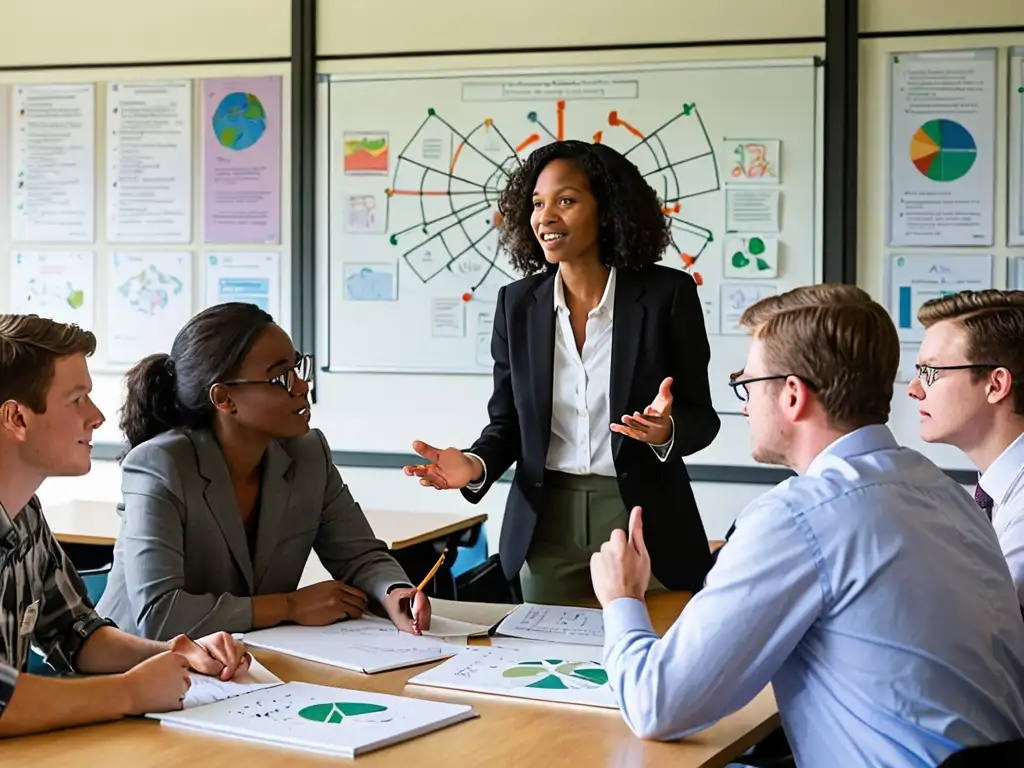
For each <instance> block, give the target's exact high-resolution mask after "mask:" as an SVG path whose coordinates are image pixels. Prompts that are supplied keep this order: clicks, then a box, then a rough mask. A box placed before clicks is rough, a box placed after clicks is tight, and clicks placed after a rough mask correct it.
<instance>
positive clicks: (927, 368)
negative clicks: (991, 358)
mask: <svg viewBox="0 0 1024 768" xmlns="http://www.w3.org/2000/svg"><path fill="white" fill-rule="evenodd" d="M1002 367H1003V366H1001V365H994V364H991V363H964V364H963V365H914V370H915V371H916V372H917V374H916V375H917V378H919V379H920V380H921V381H923V382H924V385H925V386H926V387H930V386H931V385H932V384H934V383H935V378H936V376H938V373H939V371H974V370H977V371H984V370H989V371H994V370H995V369H996V368H1002Z"/></svg>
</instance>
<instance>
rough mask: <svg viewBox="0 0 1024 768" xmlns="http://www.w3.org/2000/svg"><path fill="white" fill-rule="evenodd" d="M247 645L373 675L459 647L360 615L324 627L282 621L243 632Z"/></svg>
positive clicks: (433, 658)
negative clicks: (304, 625)
mask: <svg viewBox="0 0 1024 768" xmlns="http://www.w3.org/2000/svg"><path fill="white" fill-rule="evenodd" d="M244 639H245V644H246V645H247V646H249V647H251V648H264V649H266V650H268V651H277V652H278V653H286V654H288V655H289V656H296V657H298V658H300V659H309V660H310V661H318V662H320V663H321V664H330V665H332V666H335V667H341V668H343V669H351V670H353V671H355V672H362V673H364V674H373V673H375V672H385V671H387V670H391V669H400V668H402V667H412V666H415V665H417V664H426V663H428V662H431V661H439V660H441V659H446V658H448V657H449V656H452V655H454V654H455V653H456V652H457V651H458V646H455V645H450V644H448V643H446V642H444V641H443V640H440V639H438V638H433V637H421V636H416V635H411V634H409V633H408V632H400V631H399V630H398V629H396V628H395V626H394V625H393V624H391V622H387V621H382V620H380V619H373V618H363V619H352V620H350V621H342V622H339V623H337V624H331V625H330V626H327V627H300V626H291V625H289V626H280V627H272V628H271V629H261V630H258V631H256V632H249V633H247V634H246V635H245V638H244Z"/></svg>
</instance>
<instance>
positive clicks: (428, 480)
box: [405, 141, 720, 604]
mask: <svg viewBox="0 0 1024 768" xmlns="http://www.w3.org/2000/svg"><path fill="white" fill-rule="evenodd" d="M498 209H499V212H500V214H501V239H502V244H503V246H504V248H505V249H506V250H507V252H508V253H509V255H510V258H511V260H512V263H513V264H514V266H515V267H516V268H517V269H518V270H520V271H521V272H522V273H523V274H526V275H528V276H527V277H525V278H523V279H521V280H518V281H517V282H514V283H512V284H510V285H508V286H506V287H504V288H502V289H501V291H500V292H499V294H498V302H497V308H496V311H495V317H494V331H493V336H492V341H491V354H492V356H493V358H494V393H493V394H492V395H491V399H490V402H489V404H488V414H489V416H490V423H489V424H488V425H487V427H485V428H484V430H483V432H482V433H481V435H480V438H479V439H478V440H477V441H476V442H475V443H474V444H473V446H472V447H471V448H470V449H469V450H468V451H462V450H459V449H457V448H447V449H443V450H439V449H437V448H435V447H433V446H431V445H428V444H426V443H423V442H420V441H417V442H415V443H414V444H413V448H414V450H415V451H416V452H417V453H418V454H419V455H421V456H423V457H424V458H425V459H427V460H428V462H429V463H428V464H424V465H420V466H410V467H406V468H405V471H406V474H408V475H415V476H418V477H420V482H421V484H423V485H426V486H431V487H434V488H438V489H447V488H459V489H461V490H462V494H463V495H464V496H465V498H466V499H468V500H469V501H470V502H473V503H476V502H478V501H479V500H480V499H481V498H483V496H484V494H485V493H487V490H488V489H489V488H490V487H491V484H492V483H494V481H496V480H497V479H498V478H499V477H501V476H502V475H503V474H504V473H505V471H506V470H507V469H508V468H509V467H510V466H511V465H512V464H513V463H515V464H516V472H515V477H514V480H513V482H512V487H511V489H510V491H509V496H508V503H507V506H506V511H505V518H504V521H503V524H502V529H501V542H500V546H499V555H500V559H501V563H502V567H503V570H504V572H505V575H506V576H507V577H508V578H510V579H511V578H513V577H514V576H515V575H516V574H517V573H520V569H522V571H521V573H520V576H521V578H522V588H523V597H524V599H526V600H527V601H529V602H543V603H563V604H565V603H570V604H571V603H580V602H587V601H589V600H592V599H593V596H594V595H593V588H592V586H591V583H590V556H591V554H592V553H593V552H596V551H598V550H599V549H600V546H601V544H602V543H603V542H604V541H606V540H607V539H608V537H609V535H610V533H611V531H612V530H614V529H615V528H623V529H625V528H626V526H627V524H628V519H629V510H630V509H631V508H632V507H634V506H642V507H643V509H644V515H643V522H644V538H645V540H646V541H647V542H648V548H649V550H650V555H651V564H652V570H653V573H654V581H653V582H652V588H658V587H664V588H667V589H674V590H692V591H696V590H697V589H699V588H700V586H701V585H702V584H703V581H704V576H705V574H706V573H707V571H708V569H709V568H710V564H711V555H710V552H709V548H708V541H707V536H706V534H705V532H704V526H703V524H702V522H701V518H700V514H699V512H698V511H697V505H696V502H695V500H694V497H693V492H692V490H691V488H690V479H689V475H688V474H687V471H686V466H685V465H684V463H683V461H682V457H683V456H687V455H690V454H692V453H695V452H696V451H699V450H701V449H703V448H705V447H707V446H708V445H709V444H710V443H711V441H712V440H713V439H714V438H715V436H716V435H717V434H718V430H719V427H720V421H719V418H718V415H717V413H716V412H715V410H714V408H713V406H712V403H711V393H710V388H709V386H708V370H707V369H708V362H709V359H710V348H709V344H708V339H707V334H706V331H705V328H704V312H703V309H702V307H701V302H700V300H699V298H698V296H697V288H696V284H695V282H694V280H693V278H692V277H691V276H690V275H688V274H686V273H685V272H683V271H681V270H678V269H672V268H669V267H664V266H658V265H656V262H657V261H659V260H660V259H661V257H662V254H663V252H664V251H665V250H666V248H667V247H668V246H669V244H670V234H669V224H668V221H667V219H666V218H665V216H664V215H663V214H662V209H661V203H660V201H659V200H658V197H657V194H656V193H655V191H654V190H653V189H652V188H651V186H650V185H649V184H647V182H646V181H645V180H644V178H643V176H642V175H641V174H640V172H639V171H638V170H637V168H636V166H634V165H633V164H632V163H631V162H629V160H628V159H626V158H625V157H624V156H622V155H621V154H619V153H618V152H616V151H615V150H613V149H611V148H609V147H606V146H604V145H601V144H587V143H583V142H578V141H563V142H555V143H553V144H549V145H547V146H545V147H542V148H541V149H538V150H537V151H535V152H534V153H533V154H531V155H530V157H529V158H528V159H527V160H526V162H525V163H524V164H523V165H522V166H520V168H519V169H517V171H516V172H515V173H514V174H513V175H512V176H511V178H510V179H509V181H508V184H507V186H506V188H505V190H504V191H503V193H502V195H501V198H500V200H499V206H498ZM524 564H525V565H524Z"/></svg>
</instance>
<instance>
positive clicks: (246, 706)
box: [149, 683, 476, 758]
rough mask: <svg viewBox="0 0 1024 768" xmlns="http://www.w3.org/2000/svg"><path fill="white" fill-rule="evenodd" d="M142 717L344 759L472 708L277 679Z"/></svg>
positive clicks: (467, 714) (459, 717) (465, 715)
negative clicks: (242, 691)
mask: <svg viewBox="0 0 1024 768" xmlns="http://www.w3.org/2000/svg"><path fill="white" fill-rule="evenodd" d="M149 717H151V718H153V719H155V720H160V721H161V722H162V723H163V724H164V725H170V726H175V727H179V728H186V729H188V730H191V731H194V732H197V733H215V734H220V735H223V736H230V737H234V738H237V739H243V740H245V741H255V742H261V743H264V744H274V745H277V746H283V747H292V748H296V749H303V750H309V751H312V752H318V753H321V754H329V755H342V756H344V757H350V758H351V757H355V756H356V755H359V754H362V753H364V752H369V751H371V750H374V749H379V748H380V747H385V746H387V745H389V744H397V743H398V742H401V741H406V740H407V739H411V738H414V737H416V736H421V735H423V734H425V733H430V732H431V731H436V730H439V729H441V728H445V727H447V726H450V725H454V724H455V723H459V722H462V721H463V720H468V719H470V718H473V717H476V713H475V712H474V711H473V708H472V707H470V706H467V705H464V704H448V703H443V702H436V701H425V700H423V699H415V698H408V697H404V696H388V695H386V694H382V693H371V692H369V691H354V690H348V689H345V688H334V687H331V686H325V685H312V684H309V683H284V684H282V685H278V686H274V687H271V688H266V689H263V690H253V691H250V692H248V693H245V694H243V695H241V696H236V697H234V698H231V699H227V700H224V701H219V702H216V703H214V704H207V705H206V706H201V707H193V708H191V709H185V710H182V711H178V712H167V713H163V714H153V715H149Z"/></svg>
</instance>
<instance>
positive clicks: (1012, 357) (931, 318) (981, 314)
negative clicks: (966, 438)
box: [917, 288, 1024, 415]
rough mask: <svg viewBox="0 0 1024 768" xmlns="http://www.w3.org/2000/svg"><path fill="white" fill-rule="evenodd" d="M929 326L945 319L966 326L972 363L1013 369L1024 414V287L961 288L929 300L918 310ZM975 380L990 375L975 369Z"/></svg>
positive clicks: (1017, 408)
mask: <svg viewBox="0 0 1024 768" xmlns="http://www.w3.org/2000/svg"><path fill="white" fill-rule="evenodd" d="M917 319H918V320H919V321H920V322H921V325H923V326H924V327H925V328H930V327H931V326H933V325H935V324H936V323H941V322H943V321H945V320H950V321H953V322H955V323H956V324H957V325H959V326H960V327H961V328H963V329H964V335H965V337H966V343H965V345H964V347H965V348H964V354H965V357H966V358H967V360H966V362H967V363H969V364H971V365H983V366H984V365H991V366H992V367H993V368H1005V369H1006V370H1008V371H1009V372H1010V381H1011V384H1010V392H1011V397H1012V403H1013V412H1014V413H1016V414H1020V415H1024V384H1022V382H1024V291H1001V290H997V289H994V288H993V289H989V290H985V291H961V292H960V293H953V294H950V295H948V296H940V297H939V298H936V299H931V300H929V301H926V302H925V303H924V304H922V305H921V309H919V310H918V312H917ZM971 375H972V377H974V379H975V380H978V379H980V378H982V377H983V376H985V375H987V373H986V372H985V371H982V370H974V371H971Z"/></svg>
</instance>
